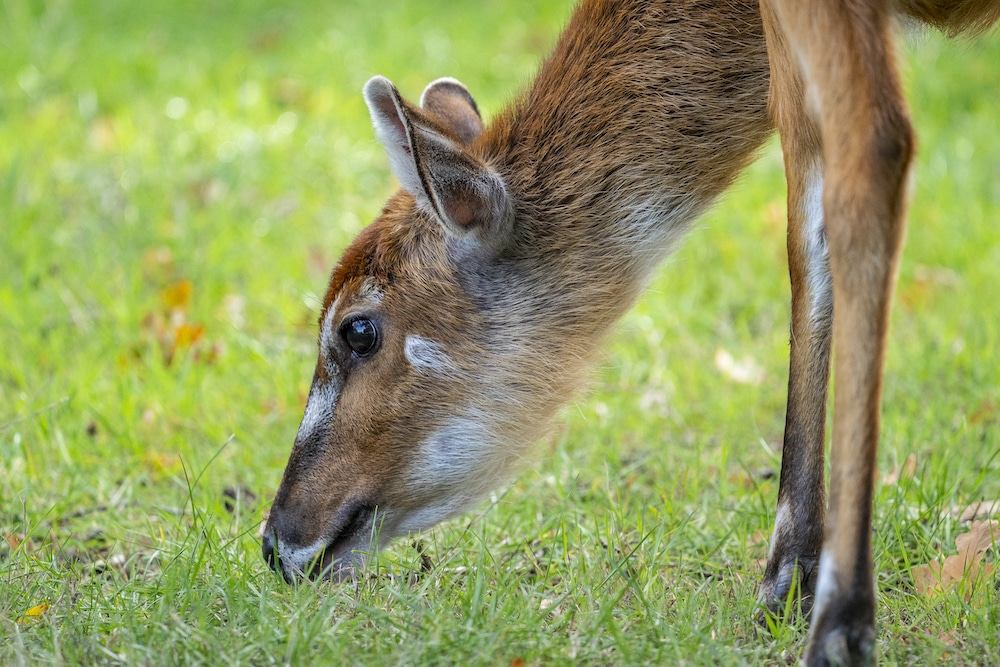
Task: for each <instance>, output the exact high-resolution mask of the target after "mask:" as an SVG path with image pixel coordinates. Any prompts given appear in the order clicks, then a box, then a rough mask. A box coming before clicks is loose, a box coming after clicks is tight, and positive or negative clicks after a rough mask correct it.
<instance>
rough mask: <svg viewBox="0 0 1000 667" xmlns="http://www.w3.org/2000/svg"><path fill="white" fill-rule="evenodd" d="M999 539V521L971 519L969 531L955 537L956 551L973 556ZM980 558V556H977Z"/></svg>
mask: <svg viewBox="0 0 1000 667" xmlns="http://www.w3.org/2000/svg"><path fill="white" fill-rule="evenodd" d="M998 541H1000V521H997V520H996V519H993V520H991V521H973V522H972V525H970V526H969V532H967V533H962V534H961V535H959V536H958V537H956V538H955V546H956V547H957V548H958V553H959V554H960V555H961V554H965V555H966V556H970V557H971V556H973V555H977V554H982V553H984V552H985V551H986V550H987V549H989V548H990V547H991V546H993V544H995V543H996V542H998ZM979 559H980V560H981V559H982V556H979Z"/></svg>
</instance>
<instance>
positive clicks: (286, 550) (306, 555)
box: [278, 539, 326, 576]
mask: <svg viewBox="0 0 1000 667" xmlns="http://www.w3.org/2000/svg"><path fill="white" fill-rule="evenodd" d="M325 548H326V540H324V539H320V540H316V541H315V542H313V543H312V544H310V545H308V546H304V547H299V546H292V545H290V544H288V543H287V542H285V541H284V540H280V539H279V540H278V555H279V556H280V558H281V562H282V564H283V565H284V564H287V569H288V570H289V571H290V572H289V574H295V575H298V576H302V575H303V574H305V572H306V570H307V569H308V568H309V566H310V565H311V564H312V562H313V561H314V560H315V559H316V557H317V556H319V554H320V552H322V551H323V549H325Z"/></svg>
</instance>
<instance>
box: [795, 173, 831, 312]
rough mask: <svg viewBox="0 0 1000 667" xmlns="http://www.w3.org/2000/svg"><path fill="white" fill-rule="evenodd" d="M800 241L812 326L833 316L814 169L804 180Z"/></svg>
mask: <svg viewBox="0 0 1000 667" xmlns="http://www.w3.org/2000/svg"><path fill="white" fill-rule="evenodd" d="M802 208H803V211H802V213H803V215H804V217H805V222H804V224H803V229H802V233H803V238H804V241H805V249H806V282H807V283H808V288H809V319H810V320H812V321H813V322H814V323H819V322H821V321H825V320H829V319H830V317H831V316H832V314H833V283H832V281H831V278H830V252H829V249H828V248H827V244H826V226H825V223H824V221H823V174H822V172H821V171H820V170H819V168H814V169H812V170H811V171H810V172H809V175H808V176H807V185H806V192H805V196H804V197H803V200H802Z"/></svg>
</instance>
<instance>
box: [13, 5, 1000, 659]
mask: <svg viewBox="0 0 1000 667" xmlns="http://www.w3.org/2000/svg"><path fill="white" fill-rule="evenodd" d="M569 10H570V2H569V1H568V0H560V1H558V2H546V3H535V2H528V1H526V0H510V1H509V2H504V3H464V4H461V3H460V4H455V3H446V2H440V1H435V2H422V3H404V2H402V1H401V0H388V1H387V2H382V3H378V4H377V5H376V4H372V3H369V2H361V1H360V0H358V1H339V2H326V3H318V2H309V1H307V0H291V1H290V2H286V3H280V5H278V6H276V5H274V3H266V2H262V1H261V0H249V1H248V2H242V3H239V5H238V6H237V5H235V4H234V3H230V2H224V1H222V0H213V1H211V2H207V3H205V2H202V3H194V2H190V1H188V0H181V1H179V2H177V1H174V2H166V1H165V0H151V1H150V2H145V3H121V2H114V1H112V0H97V1H95V2H88V3H64V2H55V3H43V2H40V1H35V0H27V1H24V2H19V1H16V0H0V16H2V22H3V24H4V39H3V40H0V212H2V213H0V267H2V269H3V279H2V280H0V534H2V536H3V538H4V539H3V540H2V541H0V635H2V640H0V662H2V663H4V664H15V665H16V664H52V663H70V664H73V663H84V664H91V663H119V662H120V663H129V664H136V663H140V664H141V663H154V664H175V663H183V664H197V663H212V664H218V663H220V662H223V663H231V664H270V663H282V664H299V663H319V664H342V663H364V664H368V663H372V664H383V663H385V664H459V663H461V664H505V663H506V664H521V662H523V663H524V664H608V663H615V664H637V663H655V664H684V665H698V664H706V665H708V664H712V665H715V664H761V663H767V664H773V663H787V664H791V663H793V662H794V661H795V660H796V656H797V655H798V654H799V652H800V651H801V647H802V645H803V642H804V640H805V636H806V628H805V624H804V622H803V621H801V620H796V621H793V622H791V623H779V624H776V625H775V626H774V627H773V636H772V634H771V633H768V632H766V631H763V630H761V629H759V628H758V627H757V626H756V625H755V624H754V623H753V621H752V620H751V617H752V613H753V611H754V604H755V597H756V586H757V583H758V580H759V577H760V574H761V571H762V560H761V559H763V558H764V557H765V556H766V551H767V536H768V533H769V530H770V526H771V522H772V520H773V506H774V502H775V496H776V493H777V480H776V478H775V472H776V471H777V469H778V466H779V454H778V450H779V448H780V442H781V428H782V424H783V415H784V407H783V401H784V383H785V379H784V378H785V373H786V371H785V365H786V364H787V338H788V333H787V318H788V305H787V302H788V284H787V278H786V270H785V267H784V261H785V250H784V221H783V216H784V186H783V182H782V169H781V163H780V157H779V155H778V153H777V151H776V147H775V146H774V145H772V146H771V147H770V148H769V149H768V150H767V151H766V152H765V154H764V155H763V157H762V158H761V160H760V161H759V162H758V163H757V164H755V165H754V166H753V167H752V168H751V169H750V170H749V171H748V173H747V174H746V175H745V177H744V178H743V179H742V180H741V181H740V182H739V183H738V185H737V186H736V187H735V188H734V189H733V190H732V191H731V192H730V193H728V194H727V195H726V197H725V198H724V199H723V201H722V202H720V204H719V205H718V206H717V207H716V208H715V209H714V211H713V212H712V213H711V214H710V215H709V216H707V217H706V218H704V219H703V220H702V222H701V224H700V225H699V229H698V230H696V231H695V232H694V233H693V234H692V235H691V237H690V239H689V241H688V243H687V244H686V245H685V247H684V248H682V249H681V250H680V251H679V252H678V253H677V254H676V255H674V257H673V258H672V259H671V260H670V261H668V262H667V264H666V265H665V266H664V268H663V269H662V270H661V272H660V274H659V277H658V278H657V279H656V280H655V281H654V283H653V285H652V286H651V288H650V290H649V293H648V294H647V296H646V297H645V298H644V299H643V300H642V302H641V303H640V304H639V306H638V307H637V308H636V309H634V310H633V311H632V312H631V313H630V314H629V315H628V316H627V317H626V318H625V319H624V321H623V322H622V324H621V325H620V327H619V328H618V330H617V331H618V333H617V335H616V336H615V340H614V341H613V343H612V345H611V348H610V350H609V352H608V355H607V357H606V361H605V362H604V364H603V365H602V367H601V369H600V370H599V372H598V373H597V374H596V377H595V381H594V384H593V387H592V389H591V390H590V391H589V392H588V393H587V394H586V395H584V396H582V397H580V398H578V399H576V400H575V401H574V402H573V403H572V404H571V405H570V407H569V408H568V409H567V410H566V413H565V416H564V418H563V422H562V423H563V426H562V429H561V431H560V433H559V435H558V436H557V437H555V438H553V439H552V440H550V441H548V442H545V443H541V444H540V445H539V456H538V459H537V462H536V463H535V464H533V465H532V466H531V468H530V469H529V470H528V471H526V472H525V473H524V474H523V475H522V476H521V477H520V478H519V479H518V480H517V481H515V482H514V483H513V484H511V485H510V486H509V487H508V488H507V489H506V490H503V491H498V496H497V497H496V498H495V499H493V501H491V502H490V503H487V504H486V505H484V506H483V507H482V508H481V509H480V510H479V511H478V512H476V513H475V514H472V515H469V516H467V517H464V518H460V519H456V520H454V521H452V522H449V523H447V524H444V525H442V526H439V527H437V528H435V529H433V530H430V531H428V532H427V533H425V534H424V535H422V536H420V538H419V539H420V540H421V542H422V547H421V549H419V550H418V549H416V548H414V547H413V546H411V545H410V544H408V543H406V542H400V543H399V544H397V545H395V546H394V547H392V548H390V549H388V550H386V552H384V553H382V554H380V555H379V557H378V558H377V559H376V560H375V566H374V568H373V572H372V573H371V574H370V575H367V576H365V577H364V578H362V579H360V580H359V581H358V582H355V583H354V584H339V585H337V584H329V583H309V584H303V585H299V586H294V587H292V586H287V585H285V584H284V583H283V582H282V581H280V580H279V579H278V578H277V577H275V576H274V575H273V574H272V573H271V572H270V571H268V570H267V568H266V566H265V564H264V562H263V559H262V558H261V556H260V542H259V539H258V538H257V530H258V525H259V523H260V520H261V513H262V511H263V509H264V508H265V507H266V505H267V503H268V501H269V498H270V495H271V494H272V493H273V491H274V489H275V488H276V486H277V484H278V481H279V479H280V474H281V470H282V468H283V466H284V463H285V460H286V457H287V454H288V450H289V448H290V445H291V442H292V439H293V437H294V433H295V429H296V426H297V423H298V420H299V418H300V416H301V409H302V405H303V401H304V397H305V393H306V392H307V390H308V382H309V378H310V377H311V372H312V365H313V364H314V361H315V356H314V355H315V339H314V337H315V326H314V321H315V316H316V311H317V308H318V306H319V303H320V297H321V295H322V293H323V290H324V289H325V280H326V277H327V275H328V272H329V270H330V268H331V267H332V265H333V263H334V262H335V260H336V257H337V255H338V253H339V251H340V250H341V249H342V248H343V247H344V246H345V245H346V244H347V243H348V242H349V240H350V238H351V237H352V236H353V235H354V234H356V233H357V232H358V231H359V230H360V229H361V227H362V226H363V225H364V224H366V222H367V221H368V220H370V219H371V218H372V217H373V216H374V215H375V214H377V212H378V210H379V209H380V207H381V205H382V203H383V201H384V199H385V198H386V196H387V195H388V194H389V193H390V192H391V190H392V187H393V185H392V182H391V179H390V177H389V175H388V171H387V165H386V161H385V158H384V156H383V155H382V151H381V148H380V147H379V146H378V145H377V144H376V143H375V141H374V140H373V133H372V131H371V129H370V127H369V121H368V117H367V112H366V110H365V108H364V105H363V102H362V100H361V96H360V92H359V91H360V88H361V85H362V84H363V83H364V81H365V80H366V79H367V78H368V77H369V76H371V75H373V74H375V73H382V74H385V75H387V76H390V77H391V78H393V80H394V81H396V82H397V84H398V85H399V86H400V88H401V90H403V91H404V92H405V93H406V94H408V95H410V96H415V95H418V94H419V91H420V90H421V89H422V87H423V85H424V84H425V83H426V82H427V81H429V80H432V79H434V78H437V77H438V76H443V75H451V76H456V77H458V78H460V79H462V80H463V81H465V82H466V83H467V84H468V85H469V86H470V88H471V89H472V91H473V93H474V94H475V95H476V96H477V99H478V100H479V102H480V106H481V108H483V109H484V111H485V112H486V115H487V116H489V115H490V114H491V112H493V113H495V112H496V111H497V110H498V109H499V108H500V106H501V105H502V104H503V103H504V101H505V100H506V99H508V98H509V96H510V94H511V93H512V92H513V91H515V90H516V89H518V88H519V87H521V86H523V85H524V84H525V83H526V82H527V81H528V80H529V78H530V76H531V73H532V72H533V71H534V68H535V66H536V65H537V62H538V60H539V58H540V57H542V55H543V54H544V53H545V52H546V50H547V49H548V48H549V47H550V45H551V44H552V42H553V40H554V36H555V35H556V33H557V31H558V29H559V26H560V25H561V24H562V23H563V22H564V21H565V18H566V17H567V16H568V13H569ZM903 52H904V61H905V63H906V83H907V89H908V93H909V98H910V100H911V102H912V106H913V115H914V122H915V125H916V127H917V129H918V133H919V136H920V143H921V151H920V153H919V157H918V164H917V166H916V170H915V183H916V187H915V189H914V194H913V200H912V204H911V207H910V221H911V222H910V233H909V240H908V246H909V247H908V248H907V252H906V254H905V257H904V261H903V264H902V267H901V274H900V281H899V287H898V290H897V297H896V304H895V311H894V316H893V329H892V333H891V341H890V349H889V358H888V362H887V366H888V368H887V375H886V385H885V407H884V411H883V412H884V421H883V428H884V433H883V439H882V449H881V452H880V458H879V464H880V480H881V482H880V484H879V487H878V490H877V499H876V502H877V505H876V514H875V555H876V562H877V568H878V582H879V589H880V608H879V618H878V622H879V652H880V658H881V660H882V661H883V662H884V663H887V664H893V663H907V664H909V663H917V664H920V663H930V662H934V661H939V660H943V659H947V660H949V661H951V662H954V663H955V664H970V665H971V664H984V663H987V664H988V663H995V662H998V661H1000V640H998V636H997V633H996V627H997V625H998V623H1000V618H998V614H1000V607H998V606H997V604H996V601H995V600H996V591H997V586H998V581H997V575H996V574H993V575H992V578H991V579H989V580H988V581H985V582H983V583H982V586H983V587H984V588H985V590H986V593H987V595H985V596H975V595H973V596H971V597H970V598H969V600H968V601H967V600H966V599H965V598H964V597H963V595H962V594H961V593H960V592H950V593H944V594H940V595H936V596H931V597H928V596H923V595H918V594H917V593H916V591H915V588H914V583H913V580H912V577H911V575H910V568H911V567H913V566H916V565H922V564H925V563H927V562H929V561H930V560H932V559H935V558H939V557H940V556H941V555H947V554H948V553H950V552H949V548H950V547H951V545H953V544H954V539H955V537H956V535H957V534H960V533H962V532H963V531H964V530H965V528H964V526H963V524H962V523H961V522H960V521H959V520H958V518H957V512H960V511H961V510H962V509H963V508H964V507H965V506H967V505H968V504H970V503H972V502H974V501H977V500H980V499H986V500H994V499H997V498H1000V481H998V480H1000V475H998V471H1000V436H998V433H1000V428H998V426H1000V363H998V359H997V353H996V350H997V349H1000V301H998V300H997V299H995V298H993V294H994V292H995V288H996V283H997V280H998V277H1000V268H998V267H1000V228H998V226H997V224H996V221H997V220H998V219H1000V136H998V132H997V124H996V119H995V110H996V109H997V108H998V107H1000V78H998V73H997V69H996V67H995V63H996V62H1000V38H998V35H997V34H995V33H994V34H993V35H991V36H988V37H985V38H982V39H978V40H975V41H972V42H949V41H946V40H944V39H942V38H941V37H939V36H937V35H935V34H927V35H920V36H917V37H912V38H909V39H908V41H907V43H906V44H905V46H904V48H903ZM708 267H710V269H711V270H706V269H707V268H708ZM720 351H721V352H724V353H725V354H728V355H729V356H730V357H732V358H733V359H736V360H738V361H744V362H749V363H751V364H752V365H753V366H754V367H755V368H757V369H758V371H759V374H760V376H761V377H762V381H760V382H759V383H752V384H743V383H740V382H737V381H735V380H734V379H733V378H732V377H731V375H728V374H727V373H725V372H723V371H720V366H719V364H717V362H716V359H717V357H718V355H719V353H720ZM911 457H912V458H911ZM909 461H912V464H911V463H909ZM987 558H988V559H989V560H991V561H992V562H995V551H993V552H991V553H990V554H988V556H987ZM428 560H429V562H430V564H431V567H430V569H429V571H428V570H427V567H426V563H427V561H428ZM984 600H985V602H984Z"/></svg>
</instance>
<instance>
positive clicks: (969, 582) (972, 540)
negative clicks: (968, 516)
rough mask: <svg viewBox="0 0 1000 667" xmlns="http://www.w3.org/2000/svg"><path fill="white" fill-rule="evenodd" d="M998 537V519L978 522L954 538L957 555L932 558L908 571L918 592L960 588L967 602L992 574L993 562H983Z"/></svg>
mask: <svg viewBox="0 0 1000 667" xmlns="http://www.w3.org/2000/svg"><path fill="white" fill-rule="evenodd" d="M998 539H1000V521H996V520H993V521H977V522H973V524H972V525H971V526H970V529H969V532H967V533H962V534H961V535H959V536H958V537H956V538H955V548H956V550H957V551H958V553H957V554H954V555H951V556H948V557H947V558H945V559H944V562H943V563H942V562H939V561H938V560H936V559H935V560H932V561H931V562H930V563H928V564H927V565H918V566H916V567H913V568H912V569H911V570H910V575H911V576H912V577H913V585H914V587H915V588H916V590H917V593H918V594H920V595H928V596H930V595H934V594H936V593H941V592H945V591H952V590H955V589H959V590H960V591H961V592H962V598H963V599H964V600H965V601H966V602H969V601H970V600H971V598H972V593H973V591H974V590H975V589H976V587H977V584H979V583H980V582H982V581H984V580H985V579H986V578H988V577H989V576H990V575H992V574H993V570H994V569H996V565H995V564H994V563H984V562H983V557H984V555H985V554H986V551H987V550H988V549H989V548H990V547H991V546H992V545H994V544H996V542H997V540H998Z"/></svg>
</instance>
